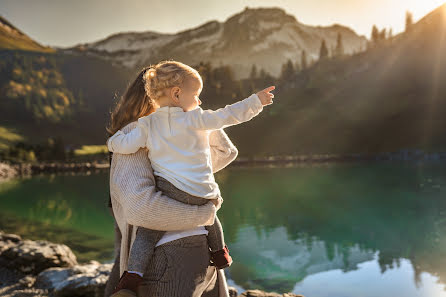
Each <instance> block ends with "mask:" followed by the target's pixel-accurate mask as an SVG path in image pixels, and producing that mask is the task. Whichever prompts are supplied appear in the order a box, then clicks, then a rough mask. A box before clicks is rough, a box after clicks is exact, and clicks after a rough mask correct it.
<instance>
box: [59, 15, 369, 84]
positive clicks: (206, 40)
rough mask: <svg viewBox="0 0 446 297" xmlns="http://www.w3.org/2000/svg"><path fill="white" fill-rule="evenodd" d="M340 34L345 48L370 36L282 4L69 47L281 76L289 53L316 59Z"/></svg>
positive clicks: (135, 62)
mask: <svg viewBox="0 0 446 297" xmlns="http://www.w3.org/2000/svg"><path fill="white" fill-rule="evenodd" d="M338 34H341V36H342V39H343V45H344V50H345V53H347V54H352V53H355V52H358V51H361V50H363V49H365V46H366V43H367V40H366V38H365V37H363V36H358V35H357V34H356V33H355V32H354V31H353V30H351V29H349V28H347V27H344V26H341V25H333V26H329V27H320V26H318V27H314V26H308V25H304V24H302V23H300V22H298V21H297V20H296V18H295V17H294V16H292V15H289V14H287V13H286V12H285V11H284V10H282V9H280V8H255V9H251V8H246V9H245V10H244V11H242V12H240V13H237V14H235V15H233V16H232V17H230V18H228V19H227V20H226V21H225V22H223V23H221V22H218V21H210V22H207V23H205V24H203V25H201V26H199V27H197V28H192V29H189V30H185V31H181V32H178V33H176V34H162V33H156V32H150V31H149V32H141V33H137V32H130V33H119V34H115V35H112V36H110V37H108V38H106V39H104V40H100V41H97V42H94V43H87V44H81V45H78V46H76V47H74V48H70V49H67V51H69V52H71V51H74V52H85V53H86V54H88V55H93V56H97V57H101V58H103V59H106V60H109V61H111V62H112V63H113V64H115V65H122V66H126V67H130V68H140V67H142V66H145V65H147V64H151V63H156V62H158V61H160V60H164V59H175V60H179V61H182V62H184V63H187V64H190V65H196V64H198V63H200V62H209V63H211V65H212V66H219V65H231V66H232V67H233V69H234V73H236V78H244V77H247V76H248V75H249V73H250V70H251V67H252V65H253V64H256V66H257V68H258V69H261V68H263V69H264V70H265V71H267V72H268V73H270V74H272V75H273V76H278V75H279V74H280V71H281V67H282V64H283V63H285V62H286V61H287V60H288V59H290V60H292V61H293V63H294V61H300V60H301V55H302V51H303V50H305V51H306V53H307V55H308V59H309V60H317V59H318V58H319V49H320V46H321V42H322V39H324V40H325V41H326V43H327V46H328V48H329V49H333V48H334V47H335V46H336V39H337V36H338ZM272 57H274V58H272Z"/></svg>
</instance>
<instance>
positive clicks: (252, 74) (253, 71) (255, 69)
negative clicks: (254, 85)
mask: <svg viewBox="0 0 446 297" xmlns="http://www.w3.org/2000/svg"><path fill="white" fill-rule="evenodd" d="M249 77H250V78H251V79H256V78H257V66H256V65H255V64H253V65H252V68H251V74H250V76H249Z"/></svg>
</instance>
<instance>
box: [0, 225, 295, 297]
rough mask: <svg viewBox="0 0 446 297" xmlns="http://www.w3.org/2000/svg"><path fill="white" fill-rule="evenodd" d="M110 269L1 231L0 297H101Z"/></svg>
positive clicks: (264, 295) (260, 296)
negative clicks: (81, 261) (82, 261)
mask: <svg viewBox="0 0 446 297" xmlns="http://www.w3.org/2000/svg"><path fill="white" fill-rule="evenodd" d="M112 266H113V264H112V263H102V264H101V263H99V262H97V261H94V260H92V261H90V262H88V263H83V264H80V263H78V261H77V259H76V256H75V255H74V254H73V252H72V250H71V249H70V248H69V247H68V246H66V245H64V244H55V243H52V242H49V241H45V240H26V239H22V237H21V236H20V235H16V234H7V233H4V232H2V231H1V230H0V296H4V297H19V296H39V297H52V296H79V297H80V296H94V297H103V296H104V290H105V285H106V283H107V281H108V278H109V276H110V273H111V270H112ZM230 282H231V281H230ZM228 286H229V295H230V297H237V296H239V297H248V296H251V297H303V296H302V295H296V294H293V293H283V294H278V293H268V292H264V291H260V290H246V291H244V292H243V293H241V294H240V295H239V293H238V291H237V289H236V288H234V287H231V286H230V284H229V283H228Z"/></svg>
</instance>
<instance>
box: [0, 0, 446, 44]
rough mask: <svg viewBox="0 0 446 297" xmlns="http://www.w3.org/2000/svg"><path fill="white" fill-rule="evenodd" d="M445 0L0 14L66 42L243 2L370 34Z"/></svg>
mask: <svg viewBox="0 0 446 297" xmlns="http://www.w3.org/2000/svg"><path fill="white" fill-rule="evenodd" d="M445 2H446V0H311V1H309V0H224V1H217V0H0V15H1V16H3V17H5V18H6V19H7V20H8V21H9V22H11V23H12V24H13V25H14V26H15V27H17V28H18V29H20V30H21V31H23V32H24V33H25V34H27V35H29V36H30V37H31V38H33V39H34V40H36V41H37V42H39V43H41V44H43V45H50V46H60V47H68V46H73V45H76V44H80V43H86V42H92V41H97V40H100V39H103V38H105V37H107V36H109V35H111V34H114V33H119V32H128V31H136V32H141V31H156V32H160V33H176V32H179V31H183V30H186V29H190V28H194V27H197V26H199V25H201V24H203V23H206V22H208V21H211V20H217V21H220V22H224V21H225V20H226V19H227V18H229V17H231V16H232V15H234V14H236V13H239V12H241V11H242V10H244V9H245V7H246V6H248V7H250V8H256V7H280V8H282V9H284V10H285V11H286V12H287V13H288V14H291V15H294V16H295V17H296V19H297V20H298V21H299V22H301V23H304V24H307V25H322V26H326V25H332V24H335V23H336V24H341V25H345V26H348V27H350V28H352V29H353V30H355V31H356V32H357V33H358V34H360V35H365V36H367V37H368V38H369V37H370V32H371V28H372V26H373V25H374V24H376V25H377V26H378V28H379V29H382V28H392V30H393V33H394V34H395V33H398V32H401V31H402V30H403V29H404V23H405V13H406V11H410V12H412V13H413V16H414V20H415V21H417V20H418V19H420V18H421V17H423V16H424V15H426V14H427V13H429V12H430V11H432V10H433V9H435V8H436V7H438V6H440V5H441V4H443V3H445Z"/></svg>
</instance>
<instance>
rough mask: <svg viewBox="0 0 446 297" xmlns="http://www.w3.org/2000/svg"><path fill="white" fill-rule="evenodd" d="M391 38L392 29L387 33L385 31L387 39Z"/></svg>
mask: <svg viewBox="0 0 446 297" xmlns="http://www.w3.org/2000/svg"><path fill="white" fill-rule="evenodd" d="M392 37H393V31H392V28H390V29H389V30H388V31H387V39H391V38H392Z"/></svg>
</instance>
